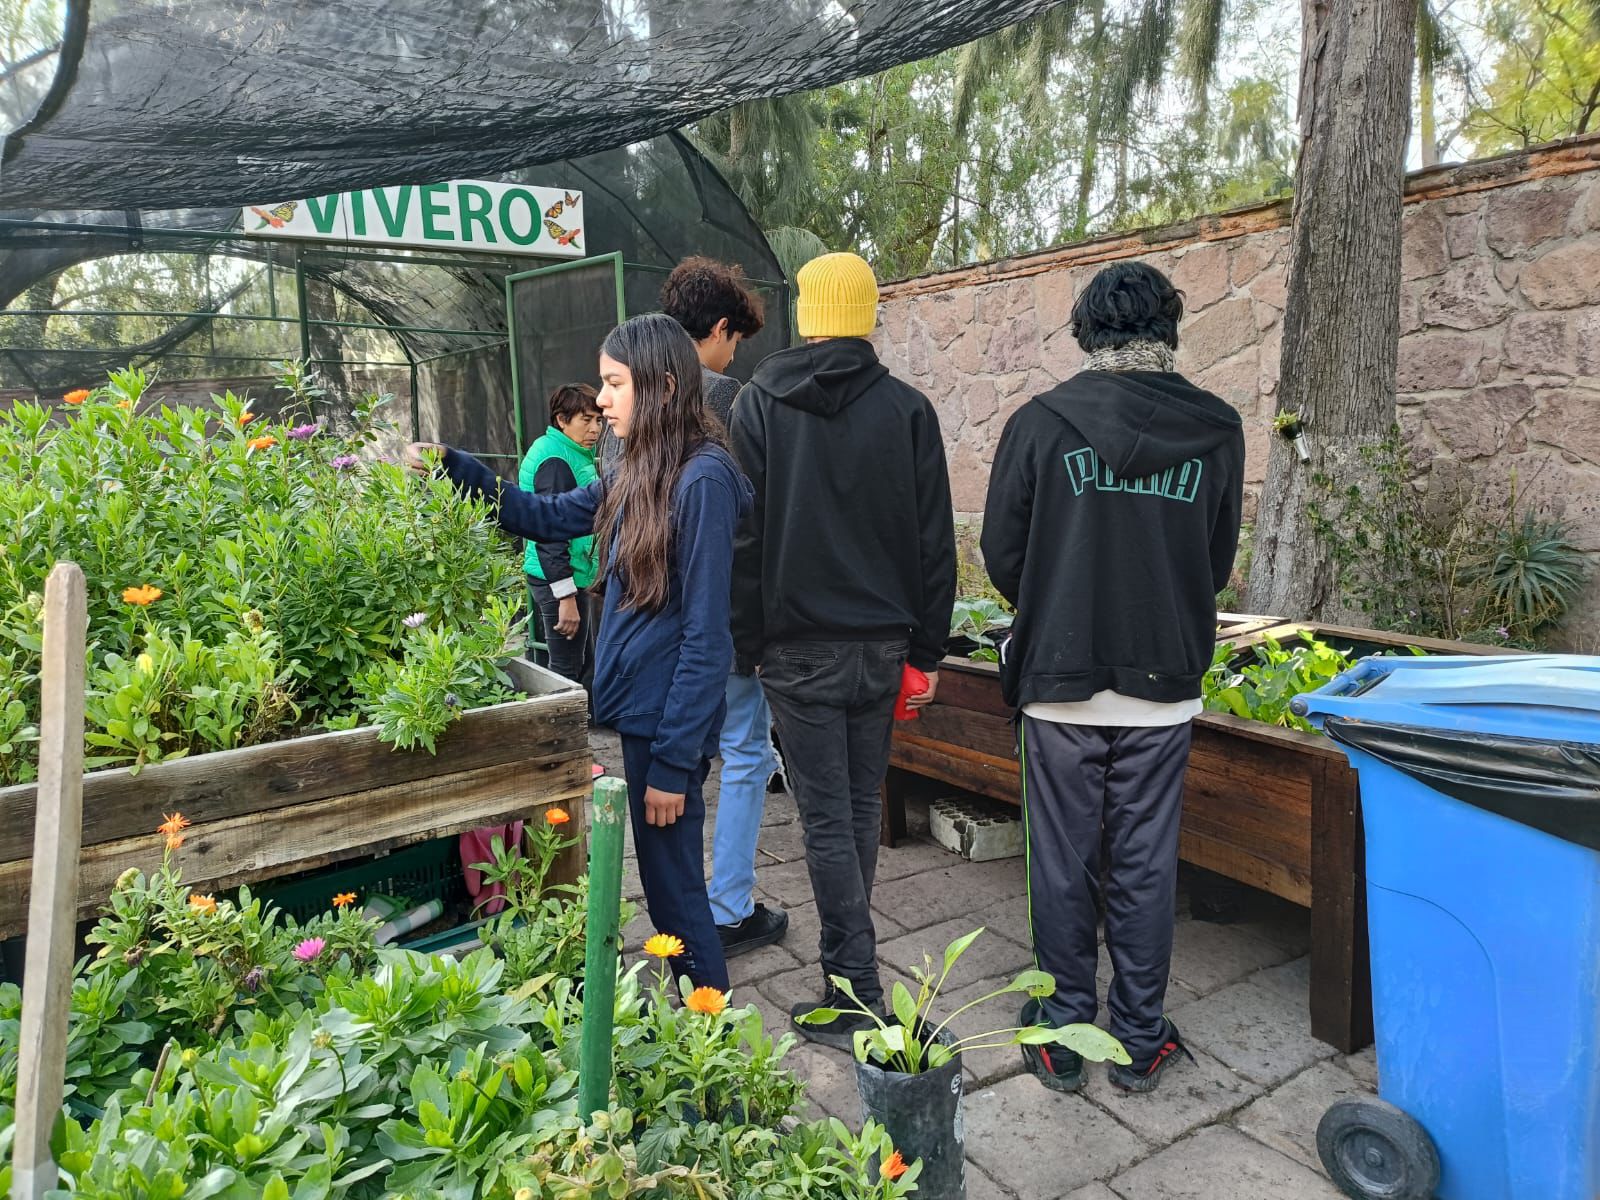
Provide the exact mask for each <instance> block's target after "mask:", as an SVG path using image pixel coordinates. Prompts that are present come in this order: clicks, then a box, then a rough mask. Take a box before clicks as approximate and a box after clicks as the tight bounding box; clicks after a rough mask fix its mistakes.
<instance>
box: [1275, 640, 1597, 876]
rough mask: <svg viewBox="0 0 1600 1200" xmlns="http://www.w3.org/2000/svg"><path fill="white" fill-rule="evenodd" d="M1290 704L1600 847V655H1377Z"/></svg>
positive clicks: (1369, 746)
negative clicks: (1595, 656) (1405, 656)
mask: <svg viewBox="0 0 1600 1200" xmlns="http://www.w3.org/2000/svg"><path fill="white" fill-rule="evenodd" d="M1291 707H1292V708H1293V710H1294V711H1295V712H1296V713H1298V714H1300V715H1301V716H1306V717H1309V718H1310V719H1311V721H1312V722H1313V724H1315V725H1317V726H1318V727H1319V728H1321V729H1323V730H1324V731H1325V732H1326V733H1327V734H1328V736H1329V737H1331V738H1333V739H1334V740H1335V741H1337V742H1339V743H1340V744H1341V745H1343V746H1346V747H1349V748H1350V749H1352V750H1355V751H1360V752H1362V753H1364V754H1366V755H1370V756H1371V757H1372V758H1375V759H1378V760H1379V761H1380V762H1384V763H1387V764H1388V765H1389V766H1391V767H1393V768H1395V769H1396V770H1399V771H1403V772H1405V773H1406V774H1407V775H1409V776H1411V777H1412V778H1413V779H1417V780H1420V781H1421V782H1423V783H1426V784H1427V785H1428V786H1430V787H1432V788H1434V789H1435V790H1436V791H1439V792H1442V793H1444V794H1446V795H1449V796H1454V797H1455V798H1456V799H1458V800H1461V801H1464V802H1465V803H1467V804H1471V805H1474V806H1475V807H1478V808H1482V809H1486V810H1488V811H1490V812H1494V813H1497V814H1499V815H1500V816H1503V817H1506V818H1508V819H1509V820H1513V821H1517V822H1519V823H1521V824H1524V825H1529V826H1532V827H1533V828H1535V829H1540V830H1543V831H1544V832H1546V833H1551V834H1554V835H1555V836H1557V837H1560V838H1564V839H1565V840H1567V841H1571V842H1576V843H1578V844H1579V845H1583V846H1587V847H1589V848H1590V849H1594V850H1600V658H1590V657H1580V656H1578V655H1556V654H1546V655H1528V656H1520V657H1516V658H1454V657H1438V658H1420V657H1414V658H1367V659H1363V660H1362V661H1361V662H1359V663H1357V664H1356V665H1355V666H1354V667H1352V668H1351V669H1350V670H1348V671H1346V672H1345V673H1344V674H1343V675H1340V676H1339V677H1338V678H1337V679H1335V680H1333V682H1331V683H1329V684H1328V685H1327V686H1326V687H1324V688H1322V689H1321V690H1319V691H1316V692H1313V693H1311V694H1310V695H1306V696H1298V697H1296V698H1295V700H1294V702H1293V704H1292V705H1291Z"/></svg>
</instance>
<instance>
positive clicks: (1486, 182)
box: [875, 137, 1600, 642]
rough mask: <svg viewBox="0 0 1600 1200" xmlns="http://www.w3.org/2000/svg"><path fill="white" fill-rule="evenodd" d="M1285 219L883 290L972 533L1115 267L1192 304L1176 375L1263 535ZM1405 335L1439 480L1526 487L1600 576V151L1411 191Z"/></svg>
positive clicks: (1536, 156) (1417, 425)
mask: <svg viewBox="0 0 1600 1200" xmlns="http://www.w3.org/2000/svg"><path fill="white" fill-rule="evenodd" d="M1289 215H1290V214H1289V208H1288V205H1287V203H1284V204H1277V205H1269V206H1263V207H1260V208H1255V209H1249V210H1244V211H1240V212H1234V213H1228V214H1223V215H1220V216H1215V217H1206V218H1202V219H1200V220H1198V221H1193V222H1189V223H1186V224H1185V225H1181V226H1175V227H1172V228H1168V229H1161V230H1153V231H1144V232H1141V233H1139V234H1136V235H1132V236H1117V237H1106V238H1100V239H1096V240H1093V241H1089V242H1084V243H1080V244H1078V245H1075V246H1070V247H1067V248H1065V249H1060V250H1054V251H1048V252H1045V253H1041V254H1035V255H1030V256H1027V257H1023V258H1016V259H1009V260H1006V261H1004V262H996V263H986V264H982V265H980V266H977V267H970V268H966V269H963V270H960V271H954V272H949V273H946V274H943V275H935V276H926V277H922V278H919V279H912V280H906V281H903V282H899V283H893V284H889V285H887V286H885V288H884V289H883V301H884V302H883V307H882V310H881V312H882V316H881V325H880V328H879V330H878V333H877V334H876V336H875V340H876V342H877V344H878V349H879V352H880V353H881V354H882V356H883V359H884V362H885V363H886V364H887V365H888V366H889V368H890V370H892V371H894V372H895V373H896V374H897V375H899V376H900V377H902V378H904V379H907V380H909V381H910V382H911V383H913V384H915V385H916V386H917V387H919V388H921V389H922V390H923V391H925V392H926V393H927V394H928V396H929V397H930V398H931V399H932V401H933V403H934V405H935V407H936V408H937V409H938V411H939V419H940V422H941V424H942V426H943V429H944V436H945V443H946V448H947V451H948V454H949V459H950V472H951V484H952V490H953V494H954V501H955V507H956V510H957V512H958V514H961V515H968V516H970V515H972V514H976V513H979V512H981V511H982V508H983V497H984V491H985V488H986V487H987V484H988V473H989V465H990V463H991V462H992V461H993V458H994V450H995V445H996V443H997V442H998V440H999V437H1000V432H1001V430H1002V429H1003V428H1004V426H1005V422H1006V419H1007V418H1008V417H1009V416H1010V415H1011V414H1012V413H1013V412H1014V411H1015V410H1016V409H1017V408H1018V407H1019V406H1020V405H1022V404H1023V403H1024V402H1025V401H1026V400H1027V399H1028V398H1029V397H1031V396H1033V395H1035V394H1037V393H1038V392H1040V391H1043V390H1045V389H1046V388H1049V387H1051V386H1052V385H1053V384H1054V383H1056V382H1057V381H1058V380H1060V379H1063V378H1065V377H1066V376H1067V375H1069V374H1071V373H1072V372H1073V371H1075V370H1076V369H1077V367H1078V364H1079V362H1080V361H1081V357H1082V356H1081V353H1080V351H1079V350H1078V347H1077V344H1076V343H1075V342H1074V341H1073V340H1072V335H1071V333H1070V331H1069V330H1068V328H1067V318H1068V315H1069V312H1070V310H1071V306H1072V300H1073V297H1074V296H1075V295H1076V294H1077V292H1078V290H1079V289H1080V288H1081V287H1082V286H1083V285H1084V283H1085V282H1087V281H1088V280H1089V279H1090V278H1091V277H1092V276H1093V275H1094V273H1095V272H1096V271H1098V270H1099V269H1100V268H1101V267H1102V266H1103V265H1104V264H1105V263H1107V262H1110V261H1112V260H1115V259H1121V258H1131V257H1138V258H1143V259H1144V260H1145V261H1147V262H1149V263H1151V264H1152V265H1153V266H1156V267H1159V268H1160V269H1161V270H1163V271H1166V272H1167V273H1168V274H1169V275H1170V276H1171V277H1172V279H1173V282H1174V283H1175V284H1176V285H1177V286H1178V287H1179V288H1181V289H1182V290H1183V292H1184V295H1185V307H1186V312H1185V318H1184V322H1183V325H1182V327H1181V330H1180V335H1179V336H1180V345H1179V350H1178V369H1179V370H1180V371H1183V372H1184V373H1185V374H1187V375H1188V376H1189V377H1190V378H1191V379H1193V380H1195V381H1196V382H1198V383H1200V384H1201V385H1203V386H1205V387H1208V388H1210V389H1211V390H1213V391H1215V392H1216V393H1217V394H1218V395H1220V396H1221V397H1223V399H1225V400H1227V401H1228V402H1229V403H1230V404H1232V405H1233V406H1234V407H1236V408H1237V409H1238V410H1239V412H1240V415H1241V416H1242V417H1243V418H1244V422H1245V430H1246V447H1247V457H1246V465H1245V471H1246V480H1247V483H1248V491H1249V495H1248V498H1247V511H1248V512H1249V513H1251V514H1252V515H1253V512H1254V505H1255V502H1256V499H1257V497H1258V496H1259V491H1260V486H1261V483H1262V481H1263V480H1264V478H1265V472H1266V462H1267V449H1268V445H1269V443H1268V438H1269V436H1270V428H1271V426H1270V423H1271V419H1272V415H1273V413H1274V411H1275V410H1276V406H1277V387H1278V358H1279V352H1280V349H1281V345H1282V316H1283V307H1284V300H1285V292H1286V284H1287V267H1288V263H1287V259H1288V245H1289V230H1288V221H1289ZM1400 329H1401V335H1402V336H1401V341H1400V367H1399V377H1398V392H1399V395H1398V400H1399V403H1400V417H1401V424H1402V427H1403V428H1404V429H1405V430H1406V433H1407V435H1408V437H1410V438H1411V439H1412V440H1413V441H1414V443H1415V444H1417V445H1419V447H1420V448H1422V449H1424V450H1425V451H1426V452H1427V453H1428V454H1429V455H1430V456H1431V460H1432V462H1433V464H1434V469H1435V470H1436V471H1438V470H1446V471H1450V472H1457V473H1459V472H1469V473H1471V475H1472V476H1473V477H1474V478H1476V479H1478V480H1480V481H1481V482H1482V484H1483V486H1486V487H1504V486H1506V485H1507V483H1508V482H1510V481H1512V480H1513V479H1514V480H1515V481H1516V484H1517V486H1519V487H1520V488H1522V489H1523V491H1524V493H1525V494H1527V493H1533V494H1536V495H1538V496H1540V497H1542V498H1547V499H1548V500H1549V501H1550V503H1551V504H1552V506H1553V507H1555V508H1557V509H1559V510H1560V511H1563V512H1564V513H1565V514H1566V515H1567V516H1568V517H1569V518H1570V519H1571V520H1572V521H1573V522H1574V524H1575V527H1576V530H1577V537H1578V540H1579V543H1580V545H1581V546H1582V547H1583V549H1584V550H1586V551H1588V552H1589V553H1590V554H1591V555H1595V556H1596V557H1597V558H1600V137H1591V138H1584V139H1575V140H1573V141H1570V142H1565V143H1559V144H1556V145H1554V146H1551V147H1547V148H1544V149H1541V150H1538V151H1533V152H1530V153H1527V154H1521V155H1515V156H1509V157H1506V158H1501V159H1494V160H1489V161H1486V162H1480V163H1472V164H1468V165H1466V166H1463V167H1455V168H1439V169H1435V170H1433V171H1429V172H1424V173H1419V174H1417V175H1414V176H1412V177H1411V179H1410V180H1409V182H1408V188H1407V208H1406V214H1405V254H1404V260H1403V284H1402V291H1401V304H1400ZM1585 610H1586V611H1585V613H1584V614H1583V615H1582V619H1581V620H1580V622H1579V625H1580V626H1587V628H1589V629H1597V628H1600V622H1597V620H1596V618H1597V617H1600V587H1591V591H1590V596H1589V599H1588V601H1587V602H1586V604H1585ZM1577 640H1578V641H1580V642H1582V641H1584V640H1585V638H1584V636H1583V635H1582V633H1581V631H1580V634H1579V636H1578V638H1577Z"/></svg>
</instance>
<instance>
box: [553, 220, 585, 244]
mask: <svg viewBox="0 0 1600 1200" xmlns="http://www.w3.org/2000/svg"><path fill="white" fill-rule="evenodd" d="M544 231H545V232H546V233H548V234H549V235H550V236H551V237H552V238H554V239H555V243H556V245H558V246H572V247H574V248H575V249H578V250H581V249H583V247H582V246H580V245H578V235H579V234H580V233H582V232H583V230H582V229H563V228H561V226H559V225H557V224H556V223H555V222H554V221H552V220H550V219H548V218H546V219H545V223H544Z"/></svg>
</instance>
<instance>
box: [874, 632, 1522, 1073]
mask: <svg viewBox="0 0 1600 1200" xmlns="http://www.w3.org/2000/svg"><path fill="white" fill-rule="evenodd" d="M1303 633H1310V634H1312V635H1313V636H1315V637H1318V638H1320V639H1323V640H1326V641H1331V642H1332V643H1334V644H1335V645H1337V646H1339V647H1340V648H1345V647H1351V648H1353V649H1354V650H1355V651H1356V652H1357V653H1358V654H1366V653H1375V652H1380V651H1381V650H1383V649H1386V648H1403V647H1406V646H1415V647H1417V648H1418V649H1422V650H1426V651H1427V652H1429V653H1434V654H1489V653H1496V652H1497V651H1494V650H1491V649H1490V648H1488V647H1484V646H1473V645H1468V644H1465V643H1459V642H1442V641H1438V640H1435V639H1429V638H1406V637H1400V636H1398V635H1395V634H1388V633H1382V632H1379V631H1377V630H1371V629H1348V628H1343V627H1337V626H1327V625H1302V624H1291V623H1287V622H1283V621H1279V620H1276V619H1274V618H1261V617H1233V616H1224V617H1222V618H1220V619H1219V624H1218V631H1217V640H1218V642H1219V643H1221V642H1231V643H1233V645H1234V646H1236V647H1237V648H1238V649H1240V650H1245V649H1248V648H1249V647H1251V646H1253V645H1255V644H1257V643H1258V642H1260V641H1261V640H1263V639H1264V638H1267V637H1272V638H1275V639H1277V640H1278V641H1292V640H1294V639H1295V638H1296V637H1297V636H1299V635H1300V634H1303ZM922 713H923V715H922V718H921V719H920V720H917V721H913V722H907V723H904V724H897V725H896V726H895V731H894V741H893V745H892V748H891V751H890V757H889V763H890V767H891V770H890V772H889V778H888V780H887V782H886V783H885V785H884V818H883V841H884V842H885V844H887V845H893V844H894V842H895V840H896V839H897V838H899V837H901V836H903V835H904V833H905V800H906V793H907V790H908V788H909V787H910V786H911V785H912V782H913V781H912V779H911V778H910V777H912V776H920V777H922V778H926V779H934V780H939V781H941V782H943V783H947V784H953V785H954V786H956V787H959V788H964V789H966V790H968V791H972V792H977V793H979V794H980V795H984V796H989V797H992V798H993V799H996V800H1002V801H1006V802H1007V803H1010V804H1020V803H1021V793H1020V780H1019V777H1018V766H1017V758H1016V734H1015V729H1014V727H1013V725H1012V710H1011V709H1010V708H1008V707H1007V706H1006V704H1005V702H1004V701H1003V700H1002V699H1001V698H1000V677H999V668H998V667H996V666H994V665H992V664H990V663H981V662H971V661H969V660H967V659H964V658H946V659H945V660H944V662H943V663H942V664H940V668H939V695H938V699H937V700H936V701H935V702H934V703H933V704H930V705H929V706H928V707H927V708H925V709H923V710H922ZM1179 854H1180V855H1181V857H1182V858H1183V859H1184V860H1185V861H1187V862H1190V863H1192V864H1194V865H1195V866H1198V867H1204V868H1206V869H1207V870H1210V871H1215V872H1216V873H1217V874H1219V875H1223V876H1226V877H1227V878H1229V879H1233V880H1237V881H1238V882H1240V883H1245V884H1249V885H1250V886H1252V887H1257V888H1260V889H1262V890H1263V891H1267V892H1271V893H1272V894H1273V895H1276V896H1281V897H1283V898H1284V899H1286V900H1290V901H1293V902H1294V903H1296V904H1300V905H1304V906H1306V907H1309V908H1310V909H1311V1032H1312V1034H1313V1035H1314V1036H1316V1037H1317V1038H1319V1039H1321V1040H1322V1041H1325V1042H1328V1043H1329V1044H1330V1045H1333V1046H1336V1047H1338V1048H1339V1049H1340V1050H1342V1051H1345V1052H1346V1053H1349V1052H1352V1051H1355V1050H1359V1049H1361V1048H1362V1047H1363V1046H1366V1045H1369V1044H1370V1043H1371V1041H1372V988H1371V977H1370V974H1369V967H1368V959H1367V917H1366V892H1365V887H1364V882H1363V871H1364V869H1365V868H1364V862H1363V839H1362V832H1361V802H1360V794H1359V790H1358V788H1357V784H1356V774H1355V772H1354V771H1352V770H1351V769H1350V767H1349V765H1348V763H1347V761H1346V759H1345V756H1344V754H1343V753H1342V752H1341V751H1340V750H1339V749H1338V747H1336V746H1334V745H1333V744H1332V743H1330V742H1329V741H1327V740H1326V739H1325V738H1323V737H1321V736H1319V735H1316V734H1309V733H1301V732H1300V731H1298V730H1294V729H1284V728H1279V727H1277V726H1272V725H1264V724H1261V723H1260V722H1256V721H1245V720H1241V719H1239V718H1237V717H1234V716H1231V715H1228V714H1224V713H1211V712H1208V713H1205V714H1203V715H1202V716H1200V717H1198V718H1197V719H1196V720H1195V727H1194V748H1193V751H1192V754H1191V757H1190V760H1189V772H1188V775H1187V776H1186V778H1185V783H1184V797H1183V826H1182V835H1181V844H1180V849H1179Z"/></svg>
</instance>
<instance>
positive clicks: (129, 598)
mask: <svg viewBox="0 0 1600 1200" xmlns="http://www.w3.org/2000/svg"><path fill="white" fill-rule="evenodd" d="M159 599H161V589H160V588H158V587H153V586H151V585H150V584H148V583H141V584H140V585H139V586H138V587H125V588H123V589H122V602H123V603H124V604H137V605H138V606H139V607H140V608H143V607H144V606H145V605H147V604H154V603H155V602H156V601H157V600H159Z"/></svg>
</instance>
